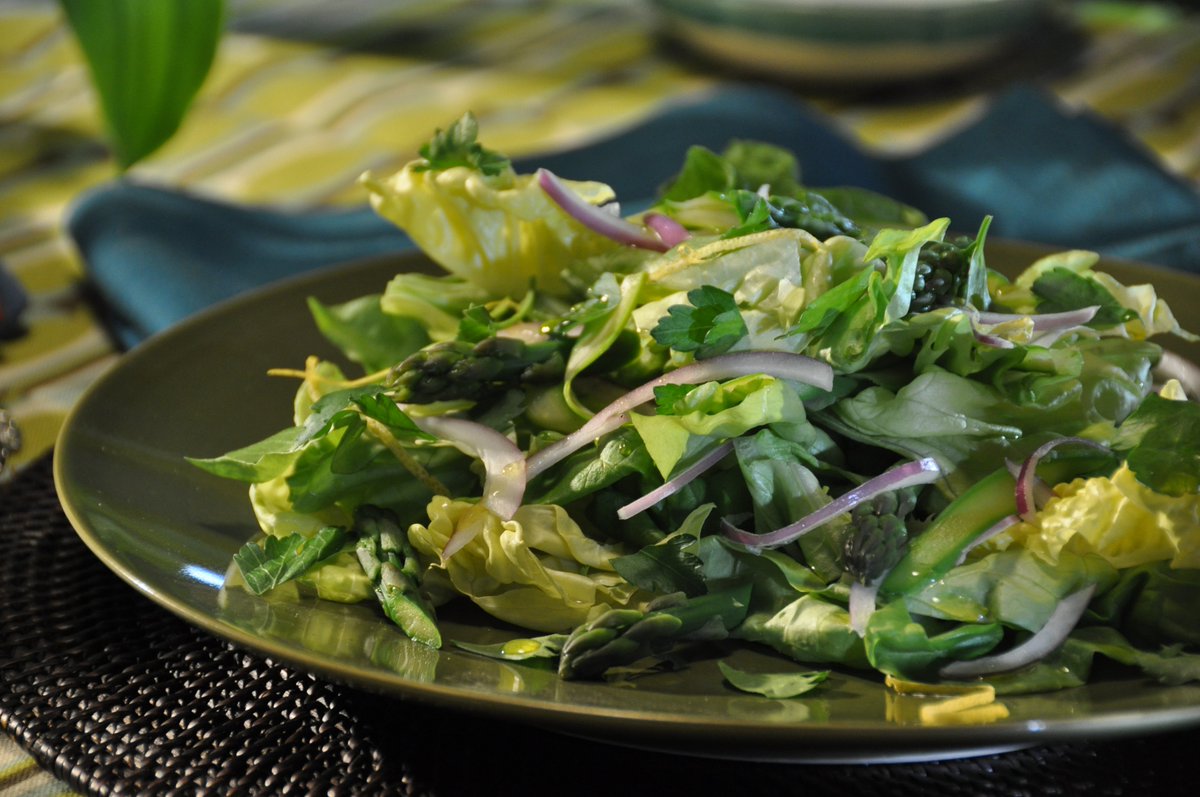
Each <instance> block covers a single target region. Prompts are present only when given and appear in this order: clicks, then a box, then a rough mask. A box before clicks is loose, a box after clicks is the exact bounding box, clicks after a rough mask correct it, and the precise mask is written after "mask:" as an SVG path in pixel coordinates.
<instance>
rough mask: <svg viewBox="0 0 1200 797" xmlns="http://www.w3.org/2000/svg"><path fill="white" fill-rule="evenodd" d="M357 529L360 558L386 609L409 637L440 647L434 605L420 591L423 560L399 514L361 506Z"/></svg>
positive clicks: (357, 517) (355, 528) (356, 519)
mask: <svg viewBox="0 0 1200 797" xmlns="http://www.w3.org/2000/svg"><path fill="white" fill-rule="evenodd" d="M354 531H355V533H356V534H357V535H358V543H357V547H356V549H355V550H356V553H357V554H358V561H359V563H360V564H361V565H362V568H363V572H365V573H366V574H367V577H368V578H370V579H371V581H372V582H373V583H374V585H375V595H376V597H378V598H379V603H380V605H381V606H383V611H384V613H385V614H386V615H387V616H388V617H389V618H390V619H391V620H392V622H394V623H395V624H396V625H398V626H400V628H401V630H403V631H404V633H405V634H407V635H408V636H409V638H410V639H412V640H414V641H416V642H421V643H422V644H425V645H429V646H430V647H432V648H440V647H441V646H442V635H441V632H440V631H438V627H437V620H436V617H435V615H434V611H433V607H432V606H430V605H429V602H428V601H427V600H425V598H424V596H423V595H421V592H420V584H421V563H420V561H419V560H418V559H417V554H416V551H415V550H413V548H412V546H411V545H410V544H409V542H408V538H407V537H406V536H405V534H404V531H403V530H402V529H401V528H400V526H399V523H398V522H397V519H396V516H395V515H394V514H392V513H391V512H388V511H387V510H384V509H379V508H377V507H373V506H362V507H359V509H358V510H357V512H356V513H355V517H354Z"/></svg>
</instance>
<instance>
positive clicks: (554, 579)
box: [408, 496, 638, 633]
mask: <svg viewBox="0 0 1200 797" xmlns="http://www.w3.org/2000/svg"><path fill="white" fill-rule="evenodd" d="M427 509H428V513H429V523H428V524H427V525H422V524H419V523H415V524H413V525H412V526H410V527H409V529H408V538H409V541H410V542H411V543H412V545H413V546H414V547H415V548H416V549H417V550H418V551H420V552H421V553H422V554H424V555H426V556H428V557H431V558H433V559H436V560H440V558H441V552H442V549H443V548H445V546H446V542H447V541H448V540H449V539H450V536H451V535H452V534H453V533H454V531H455V529H456V528H457V527H458V525H459V524H460V523H464V522H466V523H470V522H479V523H480V526H481V528H480V530H479V533H478V534H477V535H476V536H475V538H474V539H472V540H471V541H470V542H469V543H467V544H466V545H465V546H464V547H463V548H462V549H461V550H459V551H457V552H456V553H455V554H454V555H453V556H451V557H450V558H449V559H448V560H447V561H445V562H439V563H435V564H434V565H431V569H432V570H433V571H434V572H441V571H444V575H445V576H447V577H448V578H449V580H450V582H451V584H453V586H454V588H455V589H456V590H457V591H458V592H459V593H461V594H462V595H465V596H467V597H468V598H470V599H471V600H472V601H474V602H475V603H476V604H477V605H478V606H480V607H481V608H482V609H483V610H484V611H486V612H488V613H489V614H491V615H492V616H493V617H496V618H498V619H501V620H504V621H506V622H510V623H513V624H515V625H519V626H522V627H524V628H530V629H533V630H535V631H543V632H548V633H552V632H562V631H567V630H569V629H571V628H574V627H575V626H577V625H579V624H580V623H583V622H584V621H586V620H587V619H588V618H589V616H590V615H592V614H593V613H594V612H595V611H597V610H603V609H607V608H613V607H623V606H627V605H630V604H631V603H633V602H636V600H638V590H637V589H636V588H635V587H633V586H632V585H630V584H629V583H627V582H626V581H625V580H624V579H623V578H621V577H620V576H619V575H617V573H616V571H614V570H613V567H612V564H611V562H612V559H613V558H615V557H616V556H619V555H620V554H621V553H623V552H622V551H620V550H619V549H617V548H615V547H611V546H606V545H603V544H602V543H599V542H597V541H595V540H593V539H591V538H590V537H588V536H587V535H585V534H584V533H583V531H582V530H581V529H580V528H579V526H578V525H577V524H576V523H575V521H574V520H572V519H571V517H570V515H568V514H567V512H566V510H564V509H563V508H562V507H560V506H555V505H552V504H541V505H526V506H522V507H521V508H520V509H518V510H517V512H516V514H515V515H514V516H513V518H512V520H508V521H502V520H501V519H500V518H499V517H498V516H497V515H495V514H494V513H492V512H490V511H488V510H486V509H484V508H483V507H480V506H478V505H476V504H473V503H470V502H467V501H455V500H452V499H450V498H446V497H444V496H435V497H434V498H433V500H431V501H430V502H429V505H428V508H427Z"/></svg>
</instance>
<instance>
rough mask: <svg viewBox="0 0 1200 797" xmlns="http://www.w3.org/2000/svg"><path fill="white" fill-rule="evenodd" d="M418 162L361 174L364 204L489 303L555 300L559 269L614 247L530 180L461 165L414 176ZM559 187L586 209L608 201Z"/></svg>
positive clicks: (593, 188) (607, 192)
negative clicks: (534, 294)
mask: <svg viewBox="0 0 1200 797" xmlns="http://www.w3.org/2000/svg"><path fill="white" fill-rule="evenodd" d="M422 163H423V161H414V162H412V163H409V164H408V165H406V166H405V167H404V168H402V169H401V170H400V171H398V172H397V173H396V174H394V175H392V176H390V177H379V176H376V175H373V174H370V173H368V174H365V175H363V177H362V184H363V185H364V186H365V187H366V188H367V190H368V191H369V192H370V197H371V205H372V206H373V207H374V208H375V210H376V212H377V213H379V214H380V215H381V216H383V217H384V218H386V219H388V220H389V221H391V222H393V223H394V224H396V225H397V226H399V227H400V228H401V229H402V230H404V232H405V233H407V234H408V236H409V237H410V238H412V240H413V242H414V243H416V244H417V246H419V247H420V248H421V249H422V250H423V251H424V252H425V253H426V254H427V255H429V257H430V258H431V259H432V260H433V261H434V262H436V263H438V264H439V265H440V266H442V267H443V268H445V269H446V270H447V271H449V272H450V273H451V274H455V275H458V276H460V277H462V278H464V279H466V280H469V281H470V282H472V283H473V284H475V285H478V286H479V287H481V288H483V289H484V290H486V291H487V292H488V293H489V294H491V295H492V296H494V297H497V298H499V297H504V296H509V297H513V298H520V297H522V296H524V295H525V294H526V293H527V292H528V290H529V289H530V287H531V285H535V286H536V288H537V289H538V290H539V291H542V292H547V293H550V294H554V295H563V294H565V293H566V292H567V286H566V284H565V283H564V281H563V279H562V271H563V269H565V268H566V267H567V266H568V265H569V264H570V263H571V262H572V261H574V260H577V259H581V258H585V257H591V256H593V255H597V254H600V253H603V252H607V251H611V250H613V249H615V248H616V247H617V246H618V244H616V243H615V242H613V241H612V240H610V239H608V238H606V237H604V236H602V235H599V234H597V233H595V232H592V231H591V230H589V229H588V228H586V227H584V226H583V225H582V224H580V223H579V222H578V221H576V220H575V219H573V218H572V217H570V216H568V215H567V214H566V213H565V212H564V211H563V210H562V209H561V208H560V207H559V206H558V205H557V204H555V202H554V201H553V200H552V199H550V197H549V196H548V195H547V194H546V192H545V191H543V190H542V189H541V187H539V185H538V184H537V181H536V180H535V178H534V175H529V174H522V175H518V174H515V173H514V172H512V171H511V170H506V171H504V172H501V173H500V174H497V175H485V174H483V173H482V172H480V171H477V170H475V169H471V168H467V167H465V166H455V167H452V168H449V169H442V170H432V169H425V170H422V169H420V168H419V167H420V165H421V164H422ZM564 182H565V183H566V184H567V186H568V187H570V188H571V189H572V190H573V191H575V193H577V194H579V195H580V196H581V197H582V198H583V199H584V200H585V201H587V202H588V203H590V204H593V205H601V204H604V203H606V202H609V201H611V200H612V199H613V197H614V194H613V191H612V189H611V188H610V187H609V186H607V185H604V184H603V183H596V182H574V181H570V180H566V181H564Z"/></svg>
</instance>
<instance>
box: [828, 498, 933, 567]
mask: <svg viewBox="0 0 1200 797" xmlns="http://www.w3.org/2000/svg"><path fill="white" fill-rule="evenodd" d="M916 505H917V501H916V491H914V490H912V489H905V490H897V491H895V492H890V493H882V494H881V495H877V496H875V498H874V499H873V500H871V501H866V502H864V503H861V504H859V505H858V506H856V507H855V508H854V509H853V510H852V511H851V512H850V521H851V532H850V534H849V535H848V536H847V537H846V543H845V547H844V549H843V551H842V565H843V566H844V567H845V568H846V572H848V573H849V574H850V575H852V576H854V577H855V578H856V579H858V580H859V581H860V582H862V583H863V584H870V583H871V582H873V581H875V580H876V579H878V578H879V577H880V576H882V575H883V574H884V573H886V572H888V571H889V570H891V569H892V567H893V566H895V564H896V563H897V562H899V561H900V557H901V556H903V555H904V551H905V548H906V547H907V546H908V528H907V524H906V520H907V518H908V515H909V514H911V513H912V511H913V509H914V508H915V507H916Z"/></svg>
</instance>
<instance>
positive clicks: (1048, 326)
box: [975, 305, 1100, 332]
mask: <svg viewBox="0 0 1200 797" xmlns="http://www.w3.org/2000/svg"><path fill="white" fill-rule="evenodd" d="M1099 309H1100V306H1099V305H1093V306H1091V307H1081V308H1080V309H1078V310H1067V311H1065V312H1062V313H976V314H975V319H976V320H977V321H979V322H980V323H983V324H988V325H993V326H994V325H996V324H1003V323H1005V322H1007V321H1019V320H1021V319H1022V318H1028V319H1029V320H1030V321H1032V322H1033V329H1034V331H1036V332H1049V331H1050V330H1052V329H1066V328H1068V327H1077V326H1080V325H1082V324H1086V323H1087V322H1089V321H1091V320H1092V319H1093V318H1095V317H1096V311H1098V310H1099Z"/></svg>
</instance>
